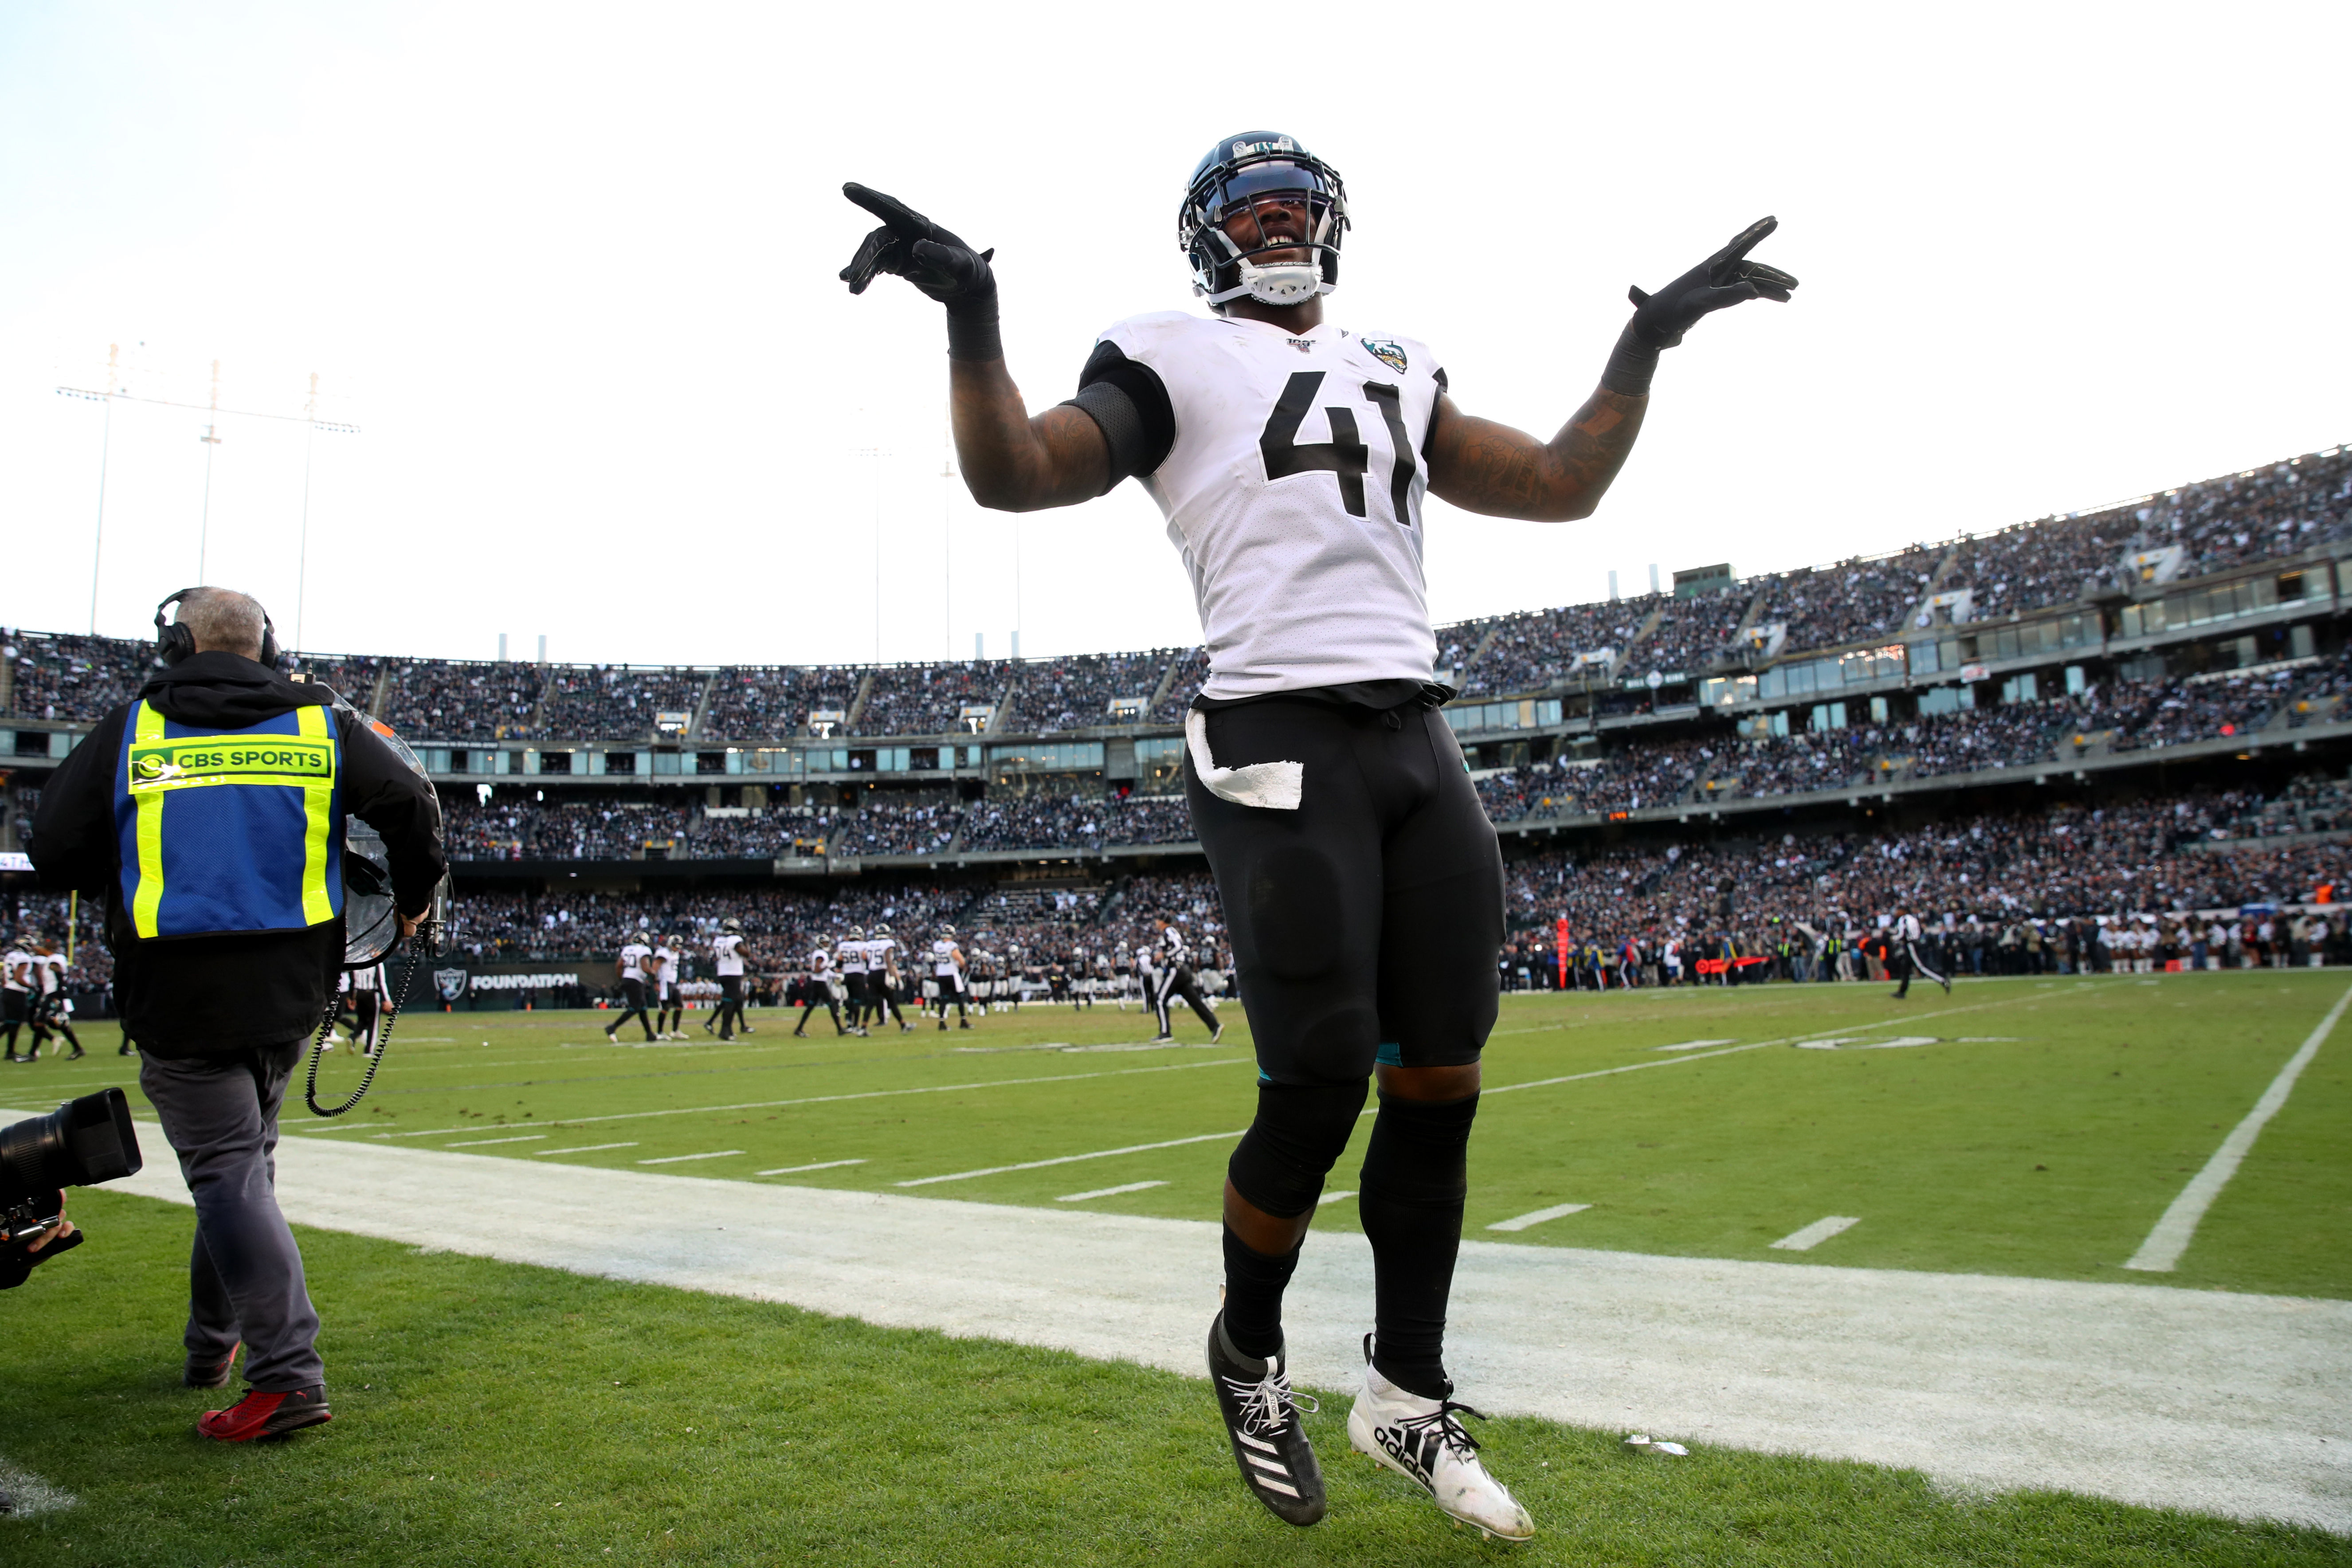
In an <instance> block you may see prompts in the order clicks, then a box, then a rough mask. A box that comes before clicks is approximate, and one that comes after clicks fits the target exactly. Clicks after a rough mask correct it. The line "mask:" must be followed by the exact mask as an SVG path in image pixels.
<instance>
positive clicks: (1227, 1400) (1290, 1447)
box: [1209, 1312, 1324, 1525]
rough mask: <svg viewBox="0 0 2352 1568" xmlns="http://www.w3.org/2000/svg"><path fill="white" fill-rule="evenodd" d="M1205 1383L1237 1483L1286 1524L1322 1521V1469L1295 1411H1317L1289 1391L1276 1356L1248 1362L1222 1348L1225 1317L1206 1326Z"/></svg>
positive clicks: (1309, 1398)
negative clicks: (1220, 1418) (1237, 1470)
mask: <svg viewBox="0 0 2352 1568" xmlns="http://www.w3.org/2000/svg"><path fill="white" fill-rule="evenodd" d="M1209 1381H1210V1382H1211V1383H1213V1384H1216V1388H1217V1408H1218V1409H1219V1410H1221V1411H1222V1412H1223V1414H1224V1417H1225V1436H1226V1437H1227V1439H1228V1440H1230V1441H1231V1442H1232V1444H1233V1446H1234V1463H1235V1464H1236V1465H1238V1466H1240V1467H1241V1472H1242V1484H1243V1485H1244V1486H1246V1487H1248V1488H1249V1489H1250V1493H1251V1495H1252V1496H1254V1497H1255V1498H1256V1499H1257V1500H1258V1501H1260V1502H1262V1503H1264V1504H1265V1506H1266V1509H1267V1510H1268V1511H1270V1512H1271V1513H1272V1514H1273V1515H1274V1516H1275V1518H1276V1519H1278V1520H1281V1521H1283V1522H1284V1523H1286V1524H1298V1525H1307V1524H1313V1523H1315V1522H1316V1521H1318V1520H1320V1519H1321V1518H1322V1517H1323V1510H1324V1499H1323V1467H1322V1466H1320V1465H1318V1464H1317V1463H1316V1462H1315V1448H1314V1446H1313V1445H1312V1444H1310V1443H1309V1442H1307V1432H1306V1429H1305V1428H1304V1427H1303V1426H1300V1425H1299V1422H1298V1407H1299V1405H1302V1404H1303V1405H1306V1406H1307V1409H1309V1410H1314V1409H1318V1408H1319V1406H1318V1405H1316V1403H1315V1400H1314V1399H1313V1397H1312V1396H1310V1395H1305V1394H1292V1393H1291V1392H1290V1374H1289V1372H1288V1370H1287V1369H1286V1367H1285V1365H1284V1363H1283V1358H1282V1357H1281V1356H1279V1355H1276V1357H1275V1358H1274V1359H1273V1360H1272V1361H1266V1362H1252V1361H1251V1360H1249V1359H1248V1358H1245V1357H1244V1356H1242V1355H1241V1354H1239V1353H1238V1352H1234V1351H1233V1350H1231V1349H1229V1348H1228V1346H1227V1344H1226V1342H1225V1315H1224V1313H1223V1312H1219V1313H1218V1314H1217V1316H1216V1320H1215V1321H1213V1322H1212V1323H1211V1324H1210V1325H1209Z"/></svg>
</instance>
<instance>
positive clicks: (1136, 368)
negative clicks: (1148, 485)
mask: <svg viewBox="0 0 2352 1568" xmlns="http://www.w3.org/2000/svg"><path fill="white" fill-rule="evenodd" d="M1069 406H1071V407H1074V408H1077V409H1079V410H1081V411H1083V412H1084V413H1085V414H1086V415H1087V417H1088V418H1090V419H1092V420H1093V421H1094V422H1095V423H1096V424H1097V426H1101V427H1102V433H1103V439H1104V441H1106V442H1107V443H1108V444H1109V447H1110V480H1109V482H1108V483H1107V484H1105V485H1104V486H1103V492H1104V493H1105V494H1108V493H1109V491H1110V490H1111V489H1112V488H1113V487H1114V486H1116V485H1117V484H1118V482H1119V480H1121V479H1139V478H1141V477H1142V476H1143V475H1145V474H1149V473H1150V472H1152V471H1153V470H1154V469H1156V468H1159V467H1160V464H1162V463H1164V462H1166V461H1167V460H1168V449H1169V448H1170V447H1173V446H1174V445H1175V444H1176V411H1175V409H1174V407H1173V406H1172V405H1170V403H1169V401H1168V388H1167V387H1166V386H1165V385H1164V384H1161V382H1160V375H1159V373H1158V372H1156V371H1154V370H1153V369H1152V368H1151V367H1150V365H1148V364H1138V363H1136V362H1135V361H1133V360H1131V359H1129V358H1128V357H1127V356H1126V355H1125V354H1123V353H1119V352H1118V347H1117V346H1116V345H1115V344H1112V343H1108V342H1101V343H1097V344H1096V345H1095V352H1094V353H1091V354H1089V355H1088V356H1087V364H1086V368H1085V369H1084V370H1082V371H1080V372H1079V373H1078V395H1076V397H1073V398H1071V399H1070V400H1069Z"/></svg>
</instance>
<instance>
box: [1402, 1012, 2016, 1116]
mask: <svg viewBox="0 0 2352 1568" xmlns="http://www.w3.org/2000/svg"><path fill="white" fill-rule="evenodd" d="M2023 1000H2025V998H2024V997H2022V996H2017V997H2011V998H2009V999H2007V1000H2004V1001H2000V1002H1979V1003H1977V1004H1975V1005H1973V1006H1968V1007H1944V1008H1939V1009H1938V1010H1937V1011H1936V1012H1933V1013H1914V1014H1912V1015H1911V1016H1912V1017H1914V1018H1945V1017H1949V1016H1951V1015H1952V1014H1954V1013H1980V1012H1982V1011H1983V1010H1984V1009H1986V1008H1987V1007H2006V1006H2009V1005H2011V1003H2012V1002H2021V1001H2023ZM1835 1032H1836V1031H1834V1030H1828V1029H1814V1030H1811V1031H1810V1032H1808V1033H1805V1034H1801V1035H1782V1036H1781V1037H1780V1038H1778V1039H1772V1040H1756V1041H1753V1042H1751V1043H1750V1044H1748V1045H1744V1046H1730V1047H1726V1048H1725V1049H1723V1050H1719V1051H1693V1052H1691V1053H1689V1054H1688V1055H1685V1056H1678V1057H1668V1058H1665V1059H1664V1060H1663V1061H1654V1062H1628V1063H1627V1064H1625V1065H1624V1066H1623V1067H1614V1068H1594V1069H1593V1070H1592V1071H1591V1072H1572V1073H1564V1074H1562V1075H1561V1076H1559V1078H1538V1079H1528V1081H1527V1082H1526V1083H1506V1084H1496V1085H1489V1086H1488V1087H1487V1088H1486V1089H1484V1090H1483V1091H1481V1093H1480V1096H1479V1098H1480V1099H1482V1100H1492V1099H1493V1098H1494V1097H1495V1096H1496V1095H1498V1094H1510V1093H1513V1092H1515V1091H1517V1090H1518V1089H1549V1088H1550V1087H1552V1085H1554V1084H1560V1083H1580V1082H1582V1081H1583V1080H1584V1079H1591V1078H1609V1077H1612V1076H1613V1075H1615V1074H1617V1073H1621V1072H1646V1071H1647V1070H1649V1069H1650V1068H1678V1067H1680V1066H1682V1065H1683V1064H1684V1063H1685V1062H1705V1061H1713V1060H1714V1059H1715V1058H1717V1057H1736V1056H1738V1055H1739V1054H1740V1053H1741V1052H1742V1051H1760V1050H1762V1049H1764V1048H1765V1047H1767V1046H1787V1045H1794V1044H1796V1043H1797V1042H1798V1041H1800V1040H1811V1039H1818V1038H1824V1037H1829V1036H1832V1035H1833V1034H1834V1033H1835ZM1850 1032H1851V1031H1849V1033H1850ZM1866 1032H1867V1031H1865V1033H1866ZM1378 1109H1379V1108H1378V1107H1376V1106H1375V1107H1371V1108H1368V1109H1367V1110H1365V1112H1364V1114H1365V1115H1367V1116H1370V1115H1371V1114H1372V1112H1373V1110H1378Z"/></svg>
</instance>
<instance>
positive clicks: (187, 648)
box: [155, 588, 278, 669]
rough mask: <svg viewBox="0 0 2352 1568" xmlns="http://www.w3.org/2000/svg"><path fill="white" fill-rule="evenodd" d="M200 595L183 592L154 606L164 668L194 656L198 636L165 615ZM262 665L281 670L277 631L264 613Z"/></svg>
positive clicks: (192, 590) (157, 645) (158, 650)
mask: <svg viewBox="0 0 2352 1568" xmlns="http://www.w3.org/2000/svg"><path fill="white" fill-rule="evenodd" d="M200 591H201V590H200V589H199V588H183V589H181V590H180V591H179V592H178V593H176V594H172V595H166V596H165V598H164V599H163V603H161V604H159V605H156V606H155V657H156V658H160V659H162V660H163V662H164V663H165V664H177V663H179V662H180V661H181V660H182V659H184V658H187V657H188V656H189V655H190V654H192V653H194V652H195V651H196V634H195V633H194V632H192V631H190V630H189V629H188V628H187V627H185V626H182V625H181V624H180V623H179V622H178V621H176V620H173V621H166V620H165V619H164V618H163V612H164V611H165V610H168V609H170V608H171V607H172V606H173V605H176V604H178V603H179V602H180V601H181V600H183V599H184V598H186V597H187V596H188V595H191V594H194V593H197V592H200ZM261 662H262V663H263V664H265V665H268V667H269V668H272V669H275V668H278V628H277V627H276V626H273V625H271V624H270V620H269V612H268V610H264V611H262V612H261Z"/></svg>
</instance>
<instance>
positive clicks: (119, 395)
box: [56, 343, 360, 647]
mask: <svg viewBox="0 0 2352 1568" xmlns="http://www.w3.org/2000/svg"><path fill="white" fill-rule="evenodd" d="M318 391H319V378H318V376H317V375H316V374H313V375H312V376H311V377H310V405H308V406H306V407H305V408H304V410H303V411H302V412H301V413H299V414H272V413H269V412H268V411H266V410H263V409H258V408H223V407H222V406H221V405H220V362H219V361H218V360H215V361H214V362H213V394H212V401H211V403H210V404H208V405H201V406H203V408H204V411H205V413H207V414H210V415H211V416H213V421H212V423H211V424H209V425H207V426H205V434H204V435H203V436H202V437H199V439H201V440H203V441H205V442H207V443H209V445H207V447H205V511H204V519H203V522H202V524H201V527H200V531H199V538H198V542H197V546H196V576H197V578H198V580H199V581H201V580H202V578H203V577H204V566H205V543H206V541H205V538H204V537H203V535H204V534H205V533H208V532H209V531H210V529H211V526H212V493H213V472H212V447H216V446H218V445H220V437H219V435H218V431H219V427H220V421H221V418H222V417H223V416H227V417H229V418H232V419H284V420H299V421H301V422H302V423H303V424H305V425H308V426H310V431H309V435H310V436H311V437H316V436H317V435H318V434H319V433H320V431H322V430H323V431H325V432H326V433H327V434H329V435H331V436H356V435H358V434H359V433H360V427H359V426H356V425H345V424H341V423H340V422H338V421H335V420H331V419H321V418H320V417H319V414H318ZM56 392H57V395H58V396H60V397H79V398H80V399H82V400H83V401H84V402H86V403H95V404H99V405H101V406H102V407H103V408H104V409H105V411H106V412H105V423H104V425H103V426H102V427H101V434H100V437H99V447H98V528H97V531H96V535H95V538H94V539H93V541H92V542H91V545H90V558H89V629H90V635H91V636H93V637H95V636H96V635H97V634H98V584H99V574H100V566H101V565H103V563H104V561H105V555H106V474H107V457H108V454H109V452H110V448H111V446H112V442H113V436H114V405H115V404H116V403H117V402H129V403H152V404H153V405H155V406H156V407H158V408H195V407H198V406H200V405H197V404H194V403H176V402H174V401H173V400H172V399H171V398H168V397H136V396H133V395H131V391H130V389H129V388H128V387H125V386H123V385H122V384H121V346H120V345H119V344H115V343H109V344H107V345H106V389H105V390H104V391H102V392H93V391H91V390H90V389H89V387H86V386H60V387H58V388H56ZM302 542H303V554H304V555H305V557H307V555H308V553H309V546H310V453H309V450H308V449H307V447H306V448H305V450H304V453H303V458H302ZM305 569H307V560H306V562H305ZM301 598H302V591H301V587H300V586H299V584H298V586H297V587H296V590H295V617H294V628H295V629H294V642H295V646H296V647H300V646H301V641H302V629H301V626H302V618H301Z"/></svg>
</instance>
